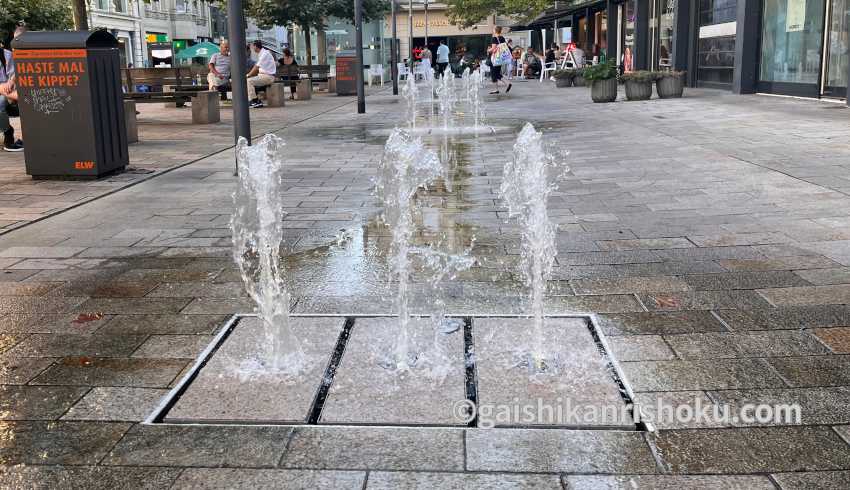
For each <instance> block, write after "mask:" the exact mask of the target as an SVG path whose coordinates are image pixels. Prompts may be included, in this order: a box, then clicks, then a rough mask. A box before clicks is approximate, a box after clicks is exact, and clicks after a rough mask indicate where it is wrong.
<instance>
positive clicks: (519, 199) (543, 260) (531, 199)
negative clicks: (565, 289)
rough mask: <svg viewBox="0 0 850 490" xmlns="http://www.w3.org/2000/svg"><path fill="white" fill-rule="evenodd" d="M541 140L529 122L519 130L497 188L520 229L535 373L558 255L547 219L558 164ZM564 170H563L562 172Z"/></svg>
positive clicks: (540, 367)
mask: <svg viewBox="0 0 850 490" xmlns="http://www.w3.org/2000/svg"><path fill="white" fill-rule="evenodd" d="M542 137H543V135H542V133H540V132H538V131H536V130H535V129H534V126H533V125H532V124H531V123H527V124H526V125H525V127H523V128H522V131H521V132H520V134H519V136H518V137H517V140H516V143H515V144H514V148H513V153H514V154H513V159H512V160H510V161H508V162H507V163H506V164H505V169H504V174H503V176H502V185H501V188H500V189H499V195H500V196H501V198H502V199H503V200H504V201H505V203H506V204H507V206H508V215H509V217H511V218H513V217H516V218H517V220H518V222H519V225H520V228H521V230H522V231H521V234H522V252H521V259H522V260H521V266H520V267H521V270H522V273H523V277H524V278H525V281H526V285H527V286H528V287H529V288H530V303H531V316H532V317H533V321H534V340H533V346H532V348H531V352H530V354H531V358H530V359H529V360H528V361H529V366H533V367H534V368H535V369H536V370H545V360H546V357H547V355H548V353H547V352H545V350H544V346H543V342H544V339H543V297H544V295H545V292H546V284H547V281H548V278H549V276H550V275H551V272H552V265H553V264H554V262H555V255H556V254H557V253H558V250H557V249H556V248H555V232H556V229H557V227H556V225H555V224H554V223H553V222H552V221H551V220H550V219H549V214H548V211H547V209H546V205H547V201H548V199H549V195H550V194H551V193H552V191H553V190H554V189H555V188H556V186H555V184H554V183H553V179H552V177H553V176H552V175H551V174H552V173H553V172H554V171H556V170H557V169H558V166H559V165H560V163H559V162H555V161H554V159H553V158H552V157H551V156H550V155H548V154H547V153H546V152H545V151H544V148H543V141H542ZM566 170H567V169H566V167H564V168H563V169H562V171H566ZM532 361H533V362H532Z"/></svg>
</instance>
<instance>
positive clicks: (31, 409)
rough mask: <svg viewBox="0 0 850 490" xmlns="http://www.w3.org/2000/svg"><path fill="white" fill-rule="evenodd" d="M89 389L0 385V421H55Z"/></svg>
mask: <svg viewBox="0 0 850 490" xmlns="http://www.w3.org/2000/svg"><path fill="white" fill-rule="evenodd" d="M87 391H88V388H76V387H71V386H3V385H0V420H55V419H58V418H59V417H61V416H62V414H63V413H65V411H66V410H68V408H69V407H70V406H71V405H73V404H74V403H75V402H76V401H77V400H79V399H80V398H81V397H82V396H83V395H84V394H85V393H86V392H87Z"/></svg>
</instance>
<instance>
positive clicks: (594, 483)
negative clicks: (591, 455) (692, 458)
mask: <svg viewBox="0 0 850 490" xmlns="http://www.w3.org/2000/svg"><path fill="white" fill-rule="evenodd" d="M564 483H566V488H568V489H569V490H599V489H605V490H635V489H643V488H646V489H649V488H651V489H653V490H681V489H699V490H775V489H776V487H775V486H774V485H773V483H772V482H771V481H770V479H768V478H767V477H766V476H764V475H723V476H720V475H617V476H614V475H565V476H564ZM783 488H785V487H783Z"/></svg>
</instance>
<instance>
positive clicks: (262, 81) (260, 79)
mask: <svg viewBox="0 0 850 490" xmlns="http://www.w3.org/2000/svg"><path fill="white" fill-rule="evenodd" d="M251 49H252V50H253V51H254V52H255V53H257V64H256V65H254V67H253V68H251V71H249V72H248V75H247V78H248V100H250V101H251V107H253V108H257V107H263V103H262V102H261V101H260V99H259V97H257V87H266V86H268V85H271V84H273V83H274V76H275V73H276V72H277V62H276V61H275V60H274V56H272V52H271V51H269V50H268V49H266V48H264V47H263V43H262V42H261V41H259V40H257V41H254V42H252V43H251Z"/></svg>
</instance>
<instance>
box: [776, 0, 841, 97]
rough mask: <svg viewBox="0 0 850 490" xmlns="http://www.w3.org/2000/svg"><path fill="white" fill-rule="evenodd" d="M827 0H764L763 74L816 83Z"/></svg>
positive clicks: (788, 80)
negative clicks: (825, 2) (825, 1)
mask: <svg viewBox="0 0 850 490" xmlns="http://www.w3.org/2000/svg"><path fill="white" fill-rule="evenodd" d="M824 7H825V6H824V0H764V11H763V13H762V37H761V66H760V78H761V80H762V81H766V82H785V83H798V84H817V82H818V76H819V74H820V67H821V45H822V44H823V24H824V19H823V15H824Z"/></svg>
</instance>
